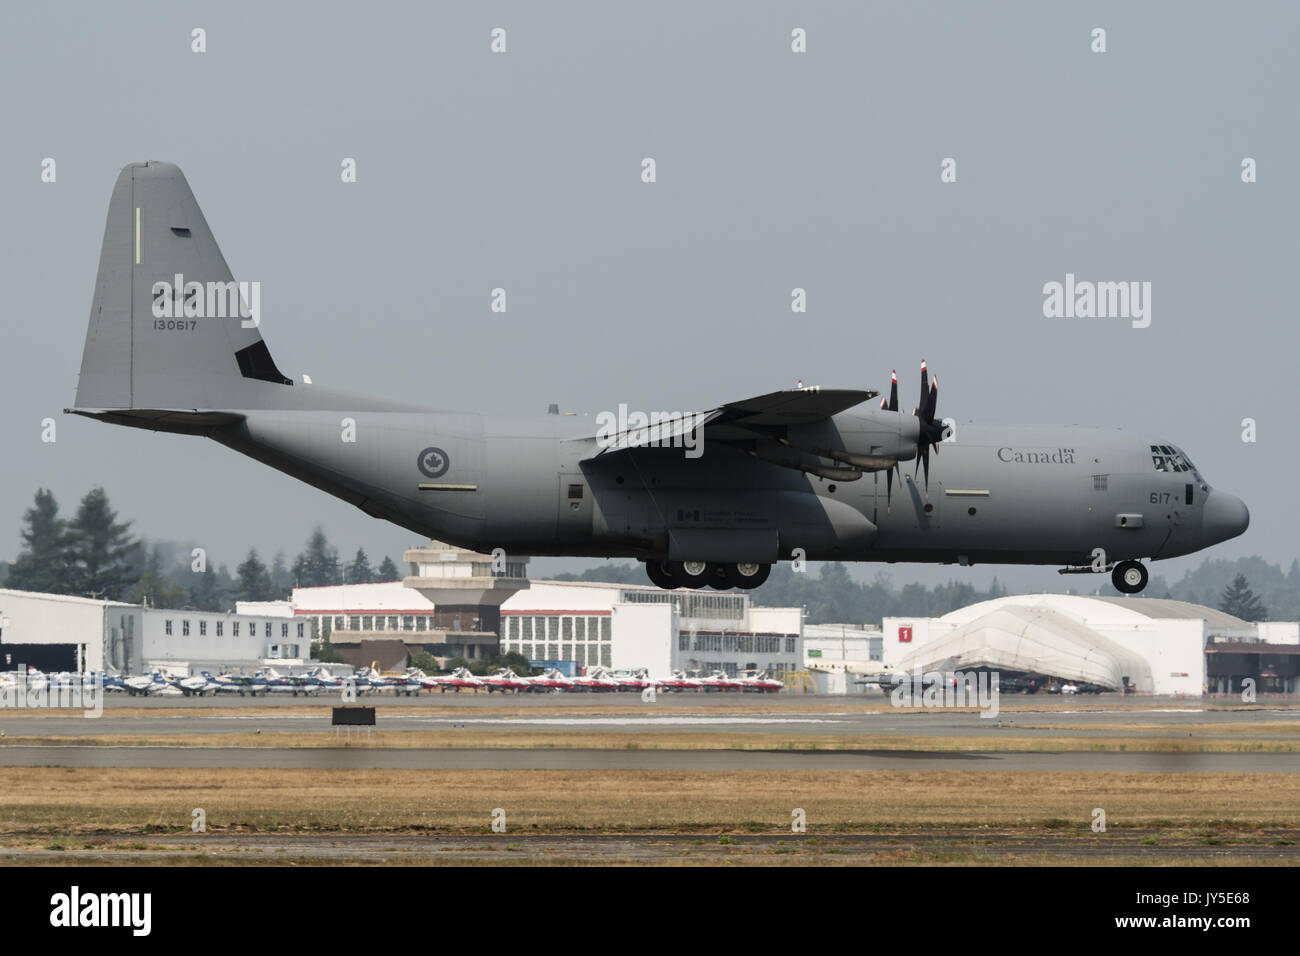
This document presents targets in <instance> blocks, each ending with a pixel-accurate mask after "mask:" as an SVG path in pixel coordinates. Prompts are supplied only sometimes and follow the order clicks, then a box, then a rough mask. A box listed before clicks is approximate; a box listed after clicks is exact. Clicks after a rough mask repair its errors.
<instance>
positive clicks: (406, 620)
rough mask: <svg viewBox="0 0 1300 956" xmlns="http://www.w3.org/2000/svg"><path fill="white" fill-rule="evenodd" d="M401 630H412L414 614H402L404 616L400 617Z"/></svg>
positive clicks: (413, 628) (413, 627)
mask: <svg viewBox="0 0 1300 956" xmlns="http://www.w3.org/2000/svg"><path fill="white" fill-rule="evenodd" d="M402 630H404V631H413V630H415V615H414V614H407V615H406V616H404V617H403V618H402Z"/></svg>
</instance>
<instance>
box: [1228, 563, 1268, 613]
mask: <svg viewBox="0 0 1300 956" xmlns="http://www.w3.org/2000/svg"><path fill="white" fill-rule="evenodd" d="M1219 610H1220V611H1224V612H1226V613H1228V614H1231V615H1233V616H1235V617H1239V618H1241V619H1242V620H1243V621H1265V620H1268V609H1267V608H1266V607H1264V605H1263V603H1261V602H1260V600H1259V598H1257V597H1255V592H1254V591H1252V590H1251V589H1250V584H1249V583H1248V582H1247V581H1246V575H1244V574H1238V575H1237V576H1236V577H1235V578H1233V579H1232V583H1231V584H1229V585H1228V586H1227V587H1226V588H1224V589H1223V599H1222V600H1221V601H1220V602H1219Z"/></svg>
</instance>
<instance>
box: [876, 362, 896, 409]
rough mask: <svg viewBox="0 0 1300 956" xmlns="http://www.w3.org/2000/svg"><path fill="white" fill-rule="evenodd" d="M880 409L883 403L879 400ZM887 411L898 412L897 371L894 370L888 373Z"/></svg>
mask: <svg viewBox="0 0 1300 956" xmlns="http://www.w3.org/2000/svg"><path fill="white" fill-rule="evenodd" d="M880 407H881V408H884V407H885V406H884V401H883V399H882V400H881V406H880ZM889 410H890V411H891V412H896V411H898V370H897V369H894V370H893V371H891V372H890V373H889Z"/></svg>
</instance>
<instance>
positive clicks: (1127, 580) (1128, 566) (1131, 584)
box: [1110, 561, 1150, 594]
mask: <svg viewBox="0 0 1300 956" xmlns="http://www.w3.org/2000/svg"><path fill="white" fill-rule="evenodd" d="M1149 577H1150V575H1148V573H1147V568H1146V565H1145V564H1143V563H1142V562H1141V561H1121V562H1120V563H1119V564H1117V565H1115V569H1114V570H1113V571H1111V572H1110V580H1111V583H1112V584H1114V585H1115V590H1116V591H1118V592H1119V593H1120V594H1137V593H1138V592H1139V591H1141V590H1142V589H1143V588H1144V587H1146V586H1147V579H1148V578H1149Z"/></svg>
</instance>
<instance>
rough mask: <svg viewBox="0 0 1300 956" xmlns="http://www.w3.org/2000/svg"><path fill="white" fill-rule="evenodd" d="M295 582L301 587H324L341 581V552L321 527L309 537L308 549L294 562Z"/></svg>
mask: <svg viewBox="0 0 1300 956" xmlns="http://www.w3.org/2000/svg"><path fill="white" fill-rule="evenodd" d="M293 578H294V584H295V585H296V586H297V587H300V588H315V587H323V586H324V585H328V584H338V583H339V582H340V571H339V553H338V551H336V550H335V549H334V548H332V547H331V546H330V543H329V539H328V538H326V537H325V532H324V531H322V530H321V529H320V528H319V527H318V528H317V529H316V530H315V531H313V532H312V534H311V537H310V538H308V539H307V550H306V551H304V552H303V553H302V554H300V555H298V558H297V560H295V561H294V562H293Z"/></svg>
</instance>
